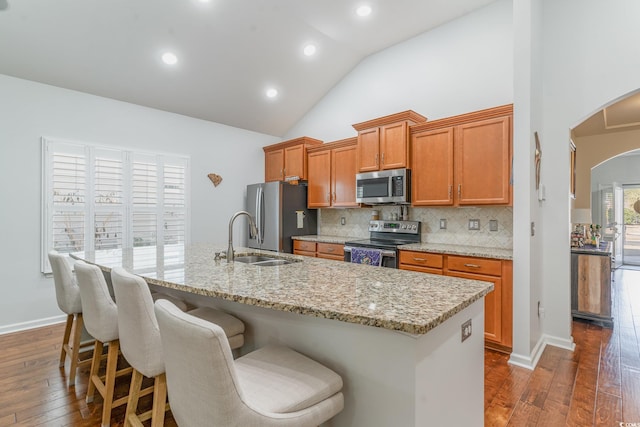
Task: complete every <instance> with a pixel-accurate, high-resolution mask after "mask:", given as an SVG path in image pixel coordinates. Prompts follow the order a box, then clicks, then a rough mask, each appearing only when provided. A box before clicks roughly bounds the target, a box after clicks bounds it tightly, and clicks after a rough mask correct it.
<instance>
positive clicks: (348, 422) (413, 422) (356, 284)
mask: <svg viewBox="0 0 640 427" xmlns="http://www.w3.org/2000/svg"><path fill="white" fill-rule="evenodd" d="M144 250H149V249H148V248H136V249H135V251H132V252H127V251H125V252H121V251H112V252H110V251H103V252H98V253H87V254H75V255H74V256H75V257H76V258H81V259H85V260H87V261H89V262H93V263H95V264H97V265H99V266H101V268H102V269H103V271H105V273H107V272H109V271H110V268H111V267H114V266H124V267H125V268H127V269H128V270H130V271H132V272H134V273H137V274H140V275H141V276H142V277H144V278H145V280H146V281H147V283H149V284H150V285H151V286H152V287H153V288H155V289H156V290H160V291H164V292H166V293H170V294H172V295H174V296H178V297H180V298H183V299H185V300H186V301H188V302H190V303H191V304H194V305H199V306H211V307H217V308H220V309H222V310H225V311H227V312H229V313H232V314H234V315H236V316H237V317H239V318H240V319H242V320H243V321H244V322H245V323H246V325H247V330H246V333H245V340H246V345H245V347H243V349H241V354H244V353H245V352H249V351H251V350H253V349H255V348H258V347H261V346H263V345H265V344H267V343H280V344H284V345H287V346H290V347H292V348H294V349H296V350H297V351H300V352H302V353H304V354H307V355H308V356H310V357H312V358H314V359H316V360H318V361H319V362H320V363H323V364H325V365H326V366H328V367H330V368H331V369H333V370H335V371H336V372H338V373H339V374H340V375H341V376H342V377H343V380H344V389H343V393H344V395H345V408H344V410H343V411H342V412H341V413H340V414H338V415H337V416H336V417H335V418H334V419H333V420H331V421H330V422H329V423H328V425H332V426H354V427H357V426H367V427H371V426H390V425H398V426H400V425H401V426H427V425H444V424H448V425H482V423H483V414H484V399H483V396H484V385H483V383H484V372H483V371H484V346H483V334H482V333H481V331H483V329H484V316H483V308H484V307H483V297H484V296H485V295H486V294H487V293H488V292H490V291H491V290H492V289H493V285H492V284H491V283H487V282H482V281H476V280H466V279H459V278H453V277H443V276H436V275H430V274H422V273H415V272H411V271H402V270H396V269H387V268H377V267H371V266H367V265H355V264H349V263H344V262H339V261H330V260H323V259H317V258H309V257H302V256H295V255H286V254H277V255H278V257H281V258H286V259H288V260H291V261H293V262H291V263H290V264H286V265H279V266H268V267H259V266H256V265H251V264H243V263H240V262H233V263H227V261H226V260H224V259H223V260H214V258H215V253H216V252H220V251H223V250H224V248H221V247H213V246H210V245H193V246H190V247H188V248H187V249H186V250H184V252H182V253H181V252H180V250H176V251H174V252H173V253H172V254H167V256H165V257H149V256H144V253H143V251H144ZM237 253H238V255H241V254H242V253H254V254H255V253H260V251H256V250H253V249H244V248H238V249H237ZM156 259H157V260H158V261H157V265H154V260H156ZM468 320H470V321H471V326H470V327H469V328H466V330H467V331H468V332H471V335H470V336H469V337H468V338H466V339H465V340H464V341H462V339H461V333H462V331H461V328H462V325H463V324H464V323H465V322H467V321H468ZM461 402H463V403H464V405H463V406H461V405H460V403H461Z"/></svg>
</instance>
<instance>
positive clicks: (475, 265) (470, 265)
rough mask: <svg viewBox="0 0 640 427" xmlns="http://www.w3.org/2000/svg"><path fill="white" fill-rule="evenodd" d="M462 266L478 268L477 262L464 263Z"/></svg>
mask: <svg viewBox="0 0 640 427" xmlns="http://www.w3.org/2000/svg"><path fill="white" fill-rule="evenodd" d="M464 266H465V267H469V268H480V266H479V265H478V264H465V265H464Z"/></svg>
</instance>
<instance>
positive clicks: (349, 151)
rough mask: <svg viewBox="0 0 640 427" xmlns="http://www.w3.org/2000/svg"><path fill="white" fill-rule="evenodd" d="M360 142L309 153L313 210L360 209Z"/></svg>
mask: <svg viewBox="0 0 640 427" xmlns="http://www.w3.org/2000/svg"><path fill="white" fill-rule="evenodd" d="M356 142H357V140H356V138H349V139H343V140H340V141H335V142H330V143H327V144H323V145H322V146H317V147H313V148H309V149H308V183H307V184H308V192H307V205H308V207H309V208H328V207H357V206H359V205H358V204H357V203H356V172H357V171H356Z"/></svg>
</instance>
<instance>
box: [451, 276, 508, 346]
mask: <svg viewBox="0 0 640 427" xmlns="http://www.w3.org/2000/svg"><path fill="white" fill-rule="evenodd" d="M447 276H452V277H461V278H463V279H472V280H483V281H485V282H493V287H494V289H493V291H491V292H489V293H488V294H487V295H486V296H485V297H484V338H485V340H489V341H493V342H495V343H497V344H501V343H502V279H501V278H499V277H493V276H484V275H481V274H471V273H460V272H458V271H449V272H447Z"/></svg>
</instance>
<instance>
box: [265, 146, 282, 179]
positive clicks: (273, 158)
mask: <svg viewBox="0 0 640 427" xmlns="http://www.w3.org/2000/svg"><path fill="white" fill-rule="evenodd" d="M283 170H284V150H273V151H267V152H265V153H264V181H265V182H270V181H282V180H283V179H284V176H283V173H282V171H283Z"/></svg>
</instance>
